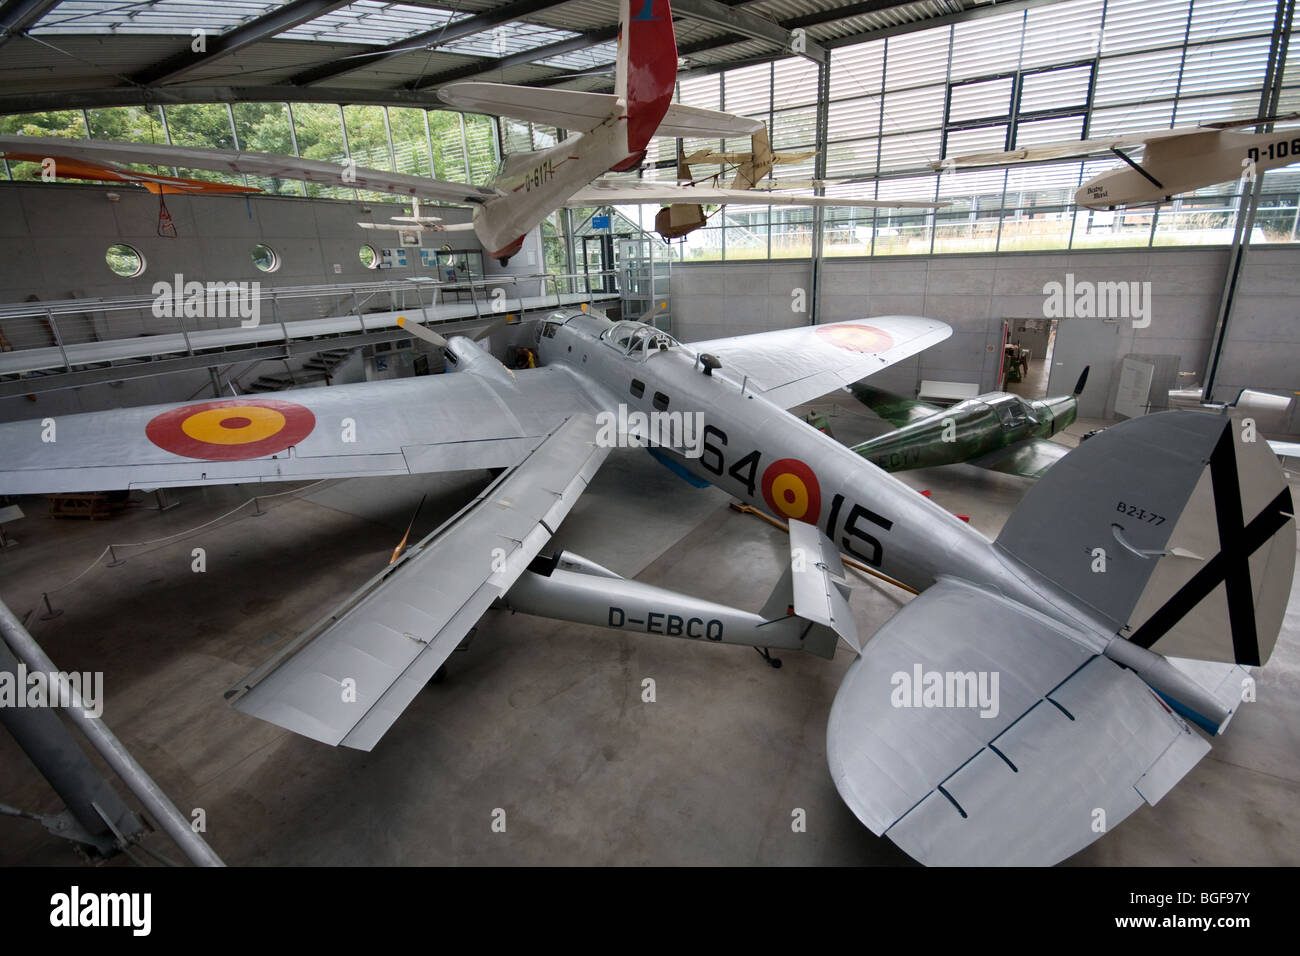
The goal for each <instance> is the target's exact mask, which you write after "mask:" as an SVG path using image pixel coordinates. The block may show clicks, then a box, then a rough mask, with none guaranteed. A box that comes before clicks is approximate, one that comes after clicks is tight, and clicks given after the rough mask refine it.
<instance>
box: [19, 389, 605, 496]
mask: <svg viewBox="0 0 1300 956" xmlns="http://www.w3.org/2000/svg"><path fill="white" fill-rule="evenodd" d="M592 409H593V406H592V405H591V403H590V401H589V400H588V399H587V398H586V396H585V393H584V392H583V391H582V389H581V387H580V386H579V385H578V384H577V382H576V381H575V380H574V379H573V378H572V376H570V375H569V374H567V373H566V372H565V370H563V369H557V368H550V369H546V368H542V369H528V370H524V371H519V372H517V373H515V374H514V375H512V376H509V377H507V376H505V375H502V376H501V377H500V378H499V379H498V378H489V377H488V376H486V375H478V374H475V373H474V372H470V371H466V372H455V373H451V374H443V375H430V376H419V377H415V378H405V379H398V380H395V381H387V382H363V383H360V384H356V385H336V386H332V387H328V388H324V387H322V388H306V389H296V390H291V391H286V392H277V393H275V394H274V396H267V395H246V396H240V397H237V398H229V399H219V400H214V401H206V402H187V403H181V404H173V405H149V406H143V407H138V408H120V409H114V410H112V411H105V412H90V413H86V414H79V415H59V416H54V417H53V418H45V419H32V420H29V421H22V422H8V423H5V424H0V448H3V449H4V454H3V457H2V458H0V494H41V493H46V492H57V491H104V490H108V489H114V488H159V487H169V486H178V485H205V484H231V483H244V482H258V481H291V480H298V479H312V478H345V477H353V476H362V475H407V474H418V473H423V472H435V471H460V470H473V469H478V468H501V467H509V466H512V465H515V464H517V463H518V462H519V461H521V460H522V459H523V458H524V457H525V456H527V455H528V454H529V453H530V452H531V451H532V450H533V449H534V448H535V447H536V446H537V445H538V443H539V442H541V441H542V439H543V438H544V437H545V436H546V435H547V434H548V433H549V432H550V431H551V430H552V429H554V428H555V427H556V425H558V424H559V423H560V422H562V421H563V420H564V419H565V418H566V417H568V416H570V415H572V414H574V413H575V412H581V411H590V410H592ZM50 439H52V440H50Z"/></svg>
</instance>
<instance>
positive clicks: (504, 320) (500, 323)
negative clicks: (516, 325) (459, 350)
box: [470, 314, 513, 342]
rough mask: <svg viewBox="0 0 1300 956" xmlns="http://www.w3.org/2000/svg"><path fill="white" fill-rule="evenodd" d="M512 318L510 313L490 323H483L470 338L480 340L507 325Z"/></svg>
mask: <svg viewBox="0 0 1300 956" xmlns="http://www.w3.org/2000/svg"><path fill="white" fill-rule="evenodd" d="M512 318H513V316H512V315H509V314H507V315H504V316H502V317H501V318H499V319H497V320H496V321H495V322H493V323H491V324H490V325H485V326H484V327H483V328H481V329H479V330H478V331H477V332H475V333H474V334H473V335H471V336H470V338H471V339H473V340H474V341H475V342H481V341H483V340H484V339H485V338H487V337H488V336H489V335H491V334H492V333H493V332H495V331H496V330H497V329H500V328H503V327H505V326H507V325H509V324H510V320H511V319H512Z"/></svg>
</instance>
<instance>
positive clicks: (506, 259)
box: [497, 256, 510, 266]
mask: <svg viewBox="0 0 1300 956" xmlns="http://www.w3.org/2000/svg"><path fill="white" fill-rule="evenodd" d="M497 262H499V263H501V265H502V266H508V265H510V257H509V256H501V257H499V258H498V259H497Z"/></svg>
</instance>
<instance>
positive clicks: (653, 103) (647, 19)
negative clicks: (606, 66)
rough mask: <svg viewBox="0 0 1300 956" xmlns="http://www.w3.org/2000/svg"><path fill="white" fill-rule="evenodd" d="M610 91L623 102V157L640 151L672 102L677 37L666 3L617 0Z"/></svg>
mask: <svg viewBox="0 0 1300 956" xmlns="http://www.w3.org/2000/svg"><path fill="white" fill-rule="evenodd" d="M619 6H620V21H619V22H620V37H619V54H618V64H617V69H616V74H615V87H614V89H615V93H617V94H618V95H620V96H622V97H624V98H625V99H626V100H627V147H628V152H629V153H637V152H639V151H641V150H643V149H645V148H646V146H647V144H649V142H650V139H651V138H652V137H653V136H654V134H655V131H656V130H658V128H659V124H660V122H661V121H662V120H663V118H664V114H665V113H666V112H667V111H668V107H669V105H670V104H671V103H672V98H673V90H674V87H675V85H676V83H677V39H676V36H675V34H674V32H673V15H672V9H671V7H670V6H669V0H620V2H619Z"/></svg>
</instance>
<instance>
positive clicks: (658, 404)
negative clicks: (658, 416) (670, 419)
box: [654, 392, 668, 412]
mask: <svg viewBox="0 0 1300 956" xmlns="http://www.w3.org/2000/svg"><path fill="white" fill-rule="evenodd" d="M654 406H655V408H657V409H659V411H661V412H662V411H665V410H666V409H667V408H668V396H667V395H665V394H664V393H663V392H655V399H654Z"/></svg>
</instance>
